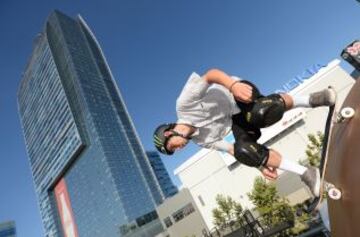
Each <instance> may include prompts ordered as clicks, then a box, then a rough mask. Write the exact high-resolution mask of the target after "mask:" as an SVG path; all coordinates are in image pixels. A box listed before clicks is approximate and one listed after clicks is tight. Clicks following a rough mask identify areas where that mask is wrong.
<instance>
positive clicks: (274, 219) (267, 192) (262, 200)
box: [248, 177, 294, 226]
mask: <svg viewBox="0 0 360 237" xmlns="http://www.w3.org/2000/svg"><path fill="white" fill-rule="evenodd" d="M248 196H249V199H250V200H251V201H252V202H253V204H254V205H255V206H256V210H257V211H258V212H259V214H260V215H261V216H262V218H263V221H264V224H265V225H267V226H274V225H276V224H278V223H280V222H281V221H287V220H289V218H291V219H292V220H293V218H294V216H293V215H290V216H288V215H285V216H284V215H283V214H284V213H288V210H290V209H291V207H290V205H289V204H288V201H287V200H286V199H284V198H281V197H280V196H279V195H278V193H277V190H276V187H275V184H274V183H267V182H266V180H265V179H264V178H262V177H257V178H256V179H255V183H254V187H253V190H252V191H251V192H250V193H248Z"/></svg>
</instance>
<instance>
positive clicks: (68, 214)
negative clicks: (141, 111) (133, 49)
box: [18, 11, 164, 237]
mask: <svg viewBox="0 0 360 237" xmlns="http://www.w3.org/2000/svg"><path fill="white" fill-rule="evenodd" d="M18 107H19V113H20V119H21V123H22V127H23V132H24V137H25V143H26V148H27V152H28V156H29V161H30V165H31V170H32V174H33V179H34V185H35V189H36V193H37V196H38V201H39V206H40V211H41V216H42V221H43V225H44V231H45V236H47V237H63V236H64V237H78V236H81V237H115V236H116V237H118V236H154V235H155V234H156V233H159V232H161V231H162V228H161V223H160V222H159V220H158V218H157V214H156V212H155V211H154V210H155V206H156V205H157V204H159V203H161V202H162V200H163V198H164V197H163V194H162V192H161V190H160V187H159V184H158V182H157V180H156V177H155V175H154V173H153V171H152V169H151V166H150V163H149V160H148V159H147V156H146V154H145V151H144V149H143V147H142V145H141V143H140V141H139V138H138V136H137V134H136V131H135V128H134V125H133V124H132V121H131V119H130V117H129V114H128V112H127V110H126V107H125V104H124V101H123V99H122V97H121V94H120V92H119V90H118V88H117V86H116V84H115V82H114V79H113V77H112V74H111V72H110V69H109V67H108V64H107V62H106V59H105V57H104V55H103V53H102V50H101V48H100V46H99V44H98V42H97V40H96V39H95V36H94V34H93V33H92V32H91V30H90V29H89V27H88V26H87V24H86V23H85V21H84V20H83V19H82V18H81V17H80V16H77V17H76V18H70V17H68V16H66V15H64V14H63V13H61V12H59V11H54V12H53V13H52V14H50V16H49V17H48V19H47V21H46V24H45V27H44V31H43V32H41V33H40V34H39V35H38V36H37V37H36V39H35V41H34V49H33V53H32V55H31V57H30V60H29V62H28V64H27V66H26V68H25V72H24V74H23V78H22V81H21V84H20V87H19V90H18Z"/></svg>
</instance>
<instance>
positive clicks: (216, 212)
mask: <svg viewBox="0 0 360 237" xmlns="http://www.w3.org/2000/svg"><path fill="white" fill-rule="evenodd" d="M216 203H217V206H218V207H217V208H215V209H213V210H212V214H213V218H214V221H213V222H214V225H216V226H217V227H218V228H220V229H221V228H223V227H226V226H228V225H229V223H230V221H232V220H234V219H235V220H236V221H237V222H239V223H240V222H241V213H242V211H243V208H242V206H241V204H240V203H238V202H236V201H235V200H233V199H232V198H231V197H230V196H227V197H224V196H223V195H221V194H218V195H217V196H216Z"/></svg>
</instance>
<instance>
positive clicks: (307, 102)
mask: <svg viewBox="0 0 360 237" xmlns="http://www.w3.org/2000/svg"><path fill="white" fill-rule="evenodd" d="M281 97H282V98H283V99H284V101H285V105H286V109H287V110H289V109H292V108H297V107H307V108H315V107H319V106H331V105H334V104H335V102H336V91H335V90H334V88H326V89H324V90H321V91H317V92H314V93H311V94H309V95H295V96H291V95H289V94H281Z"/></svg>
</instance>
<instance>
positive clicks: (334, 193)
mask: <svg viewBox="0 0 360 237" xmlns="http://www.w3.org/2000/svg"><path fill="white" fill-rule="evenodd" d="M325 190H326V191H327V194H328V197H329V198H331V199H332V200H339V199H341V196H342V193H341V191H340V189H338V188H337V187H335V185H333V184H331V183H326V184H325Z"/></svg>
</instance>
